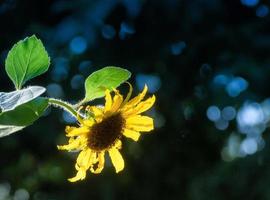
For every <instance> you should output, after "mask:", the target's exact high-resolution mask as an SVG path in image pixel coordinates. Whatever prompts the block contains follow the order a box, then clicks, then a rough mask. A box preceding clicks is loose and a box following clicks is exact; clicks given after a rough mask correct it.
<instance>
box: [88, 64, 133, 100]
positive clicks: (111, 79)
mask: <svg viewBox="0 0 270 200" xmlns="http://www.w3.org/2000/svg"><path fill="white" fill-rule="evenodd" d="M130 75H131V73H130V72H129V71H128V70H126V69H122V68H120V67H104V68H102V69H100V70H98V71H96V72H94V73H92V74H91V75H90V76H88V78H87V79H86V81H85V92H86V94H85V99H84V100H83V102H87V101H91V100H93V99H96V98H100V97H103V96H104V95H105V90H106V89H109V90H112V89H113V88H117V87H118V86H119V85H120V84H122V83H123V82H125V81H126V80H128V79H129V78H130Z"/></svg>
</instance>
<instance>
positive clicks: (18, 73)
mask: <svg viewBox="0 0 270 200" xmlns="http://www.w3.org/2000/svg"><path fill="white" fill-rule="evenodd" d="M49 64H50V58H49V56H48V53H47V52H46V50H45V48H44V46H43V44H42V42H41V40H39V39H37V37H36V36H35V35H33V36H31V37H27V38H25V39H24V40H21V41H19V42H18V43H17V44H15V45H14V46H13V47H12V49H11V50H10V51H9V53H8V56H7V59H6V64H5V66H6V71H7V74H8V76H9V78H10V79H11V80H12V81H13V83H14V85H15V87H16V89H20V88H21V87H22V86H23V84H24V83H25V82H26V81H28V80H29V79H31V78H33V77H36V76H38V75H40V74H43V73H44V72H46V71H47V70H48V68H49Z"/></svg>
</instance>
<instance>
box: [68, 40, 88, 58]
mask: <svg viewBox="0 0 270 200" xmlns="http://www.w3.org/2000/svg"><path fill="white" fill-rule="evenodd" d="M69 48H70V50H71V52H72V53H74V54H81V53H83V52H84V51H85V50H86V49H87V41H86V40H85V38H84V37H81V36H78V37H75V38H73V39H72V40H71V42H70V44H69Z"/></svg>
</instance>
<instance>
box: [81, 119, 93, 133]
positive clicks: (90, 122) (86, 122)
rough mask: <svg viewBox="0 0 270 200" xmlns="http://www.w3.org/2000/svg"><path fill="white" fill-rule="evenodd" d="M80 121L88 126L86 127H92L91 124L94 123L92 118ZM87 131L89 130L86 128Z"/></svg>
mask: <svg viewBox="0 0 270 200" xmlns="http://www.w3.org/2000/svg"><path fill="white" fill-rule="evenodd" d="M82 122H83V125H85V126H88V127H92V126H93V124H94V123H95V121H94V120H93V119H92V118H90V119H85V120H83V121H82ZM88 132H89V130H88Z"/></svg>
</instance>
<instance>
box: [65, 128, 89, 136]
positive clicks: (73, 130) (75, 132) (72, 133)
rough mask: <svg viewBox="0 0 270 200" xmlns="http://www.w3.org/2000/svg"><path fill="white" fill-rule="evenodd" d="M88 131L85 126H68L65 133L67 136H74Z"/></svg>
mask: <svg viewBox="0 0 270 200" xmlns="http://www.w3.org/2000/svg"><path fill="white" fill-rule="evenodd" d="M88 132H89V129H88V128H87V127H86V126H82V127H79V128H76V127H69V126H67V127H66V133H67V134H66V136H68V137H74V136H78V135H81V134H85V133H88Z"/></svg>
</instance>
